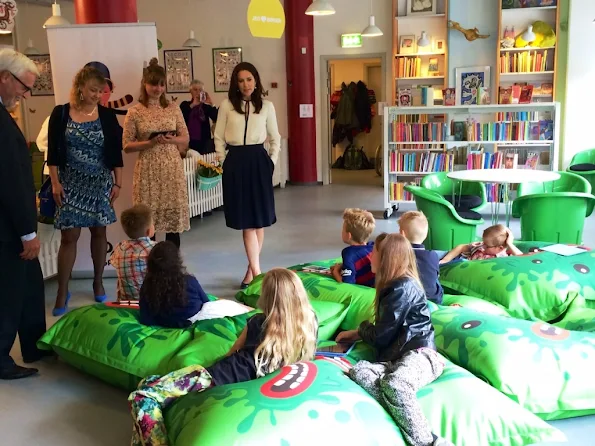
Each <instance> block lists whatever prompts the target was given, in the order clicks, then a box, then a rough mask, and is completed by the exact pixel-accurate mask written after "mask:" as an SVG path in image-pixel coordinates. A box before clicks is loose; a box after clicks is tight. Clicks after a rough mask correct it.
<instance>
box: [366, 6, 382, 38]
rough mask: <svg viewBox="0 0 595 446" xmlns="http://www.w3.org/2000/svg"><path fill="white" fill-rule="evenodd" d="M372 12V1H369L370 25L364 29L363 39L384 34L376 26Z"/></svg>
mask: <svg viewBox="0 0 595 446" xmlns="http://www.w3.org/2000/svg"><path fill="white" fill-rule="evenodd" d="M372 12H373V10H372V0H370V23H369V25H368V26H366V29H364V30H363V31H362V36H363V37H379V36H382V35H383V34H384V33H383V32H382V30H381V29H380V28H378V27H377V26H376V19H375V17H374V15H373V14H372Z"/></svg>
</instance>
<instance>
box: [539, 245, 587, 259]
mask: <svg viewBox="0 0 595 446" xmlns="http://www.w3.org/2000/svg"><path fill="white" fill-rule="evenodd" d="M540 249H541V250H542V251H548V252H553V253H554V254H558V255H560V256H566V257H568V256H573V255H576V254H582V253H584V252H587V250H586V249H583V248H579V247H578V246H569V245H563V244H556V245H550V246H544V247H543V248H540Z"/></svg>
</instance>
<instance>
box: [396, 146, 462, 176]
mask: <svg viewBox="0 0 595 446" xmlns="http://www.w3.org/2000/svg"><path fill="white" fill-rule="evenodd" d="M454 166H455V155H454V153H448V152H442V153H437V152H421V153H401V152H397V151H391V152H390V153H389V171H390V172H452V171H453V170H454Z"/></svg>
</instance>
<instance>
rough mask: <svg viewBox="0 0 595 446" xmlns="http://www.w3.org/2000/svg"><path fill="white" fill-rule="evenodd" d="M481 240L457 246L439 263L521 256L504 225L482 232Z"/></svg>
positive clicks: (510, 233)
mask: <svg viewBox="0 0 595 446" xmlns="http://www.w3.org/2000/svg"><path fill="white" fill-rule="evenodd" d="M482 239H483V240H482V241H481V242H474V243H467V244H464V245H459V246H457V247H456V248H454V249H452V250H451V251H450V252H449V253H448V254H446V255H445V256H444V257H443V258H442V260H440V263H441V264H444V263H448V262H451V261H453V260H457V259H463V260H486V259H494V258H496V257H507V256H509V255H513V256H520V255H523V253H522V252H521V250H520V249H518V248H517V247H516V246H514V244H513V242H514V237H513V235H512V231H511V230H510V229H508V228H507V227H506V226H504V225H495V226H490V227H489V228H487V229H486V230H485V231H483V237H482Z"/></svg>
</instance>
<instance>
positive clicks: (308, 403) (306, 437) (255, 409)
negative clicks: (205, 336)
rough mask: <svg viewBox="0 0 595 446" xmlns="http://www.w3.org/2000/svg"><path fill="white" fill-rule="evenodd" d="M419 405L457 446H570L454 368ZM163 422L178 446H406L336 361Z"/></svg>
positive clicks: (232, 390) (215, 397)
mask: <svg viewBox="0 0 595 446" xmlns="http://www.w3.org/2000/svg"><path fill="white" fill-rule="evenodd" d="M306 367H307V368H306ZM288 376H289V379H287V378H286V377H288ZM296 376H298V377H300V378H302V377H303V379H302V381H301V384H300V385H299V386H297V387H292V386H291V385H290V386H289V387H287V384H289V383H290V382H291V380H292V379H294V378H295V377H296ZM277 389H281V391H280V392H279V391H278V390H277ZM453 395H464V398H453ZM418 398H419V399H420V402H421V404H422V407H423V410H424V413H425V414H426V416H427V417H428V420H429V422H430V425H431V427H432V430H433V431H434V432H436V433H437V434H439V435H441V436H443V437H445V438H447V439H449V440H451V441H453V442H454V443H455V444H456V445H457V446H478V445H482V446H502V445H511V446H521V445H527V444H533V443H538V442H542V441H563V440H564V435H563V434H562V433H561V432H560V431H558V430H557V429H555V428H553V427H551V426H549V425H548V424H546V423H545V422H544V421H542V420H540V419H539V418H537V417H536V416H535V415H533V414H531V413H530V412H528V411H527V410H525V409H523V408H522V407H520V406H519V405H518V404H516V403H515V402H513V401H511V400H510V399H508V398H506V397H505V396H504V395H502V394H501V393H500V392H498V391H497V390H495V389H493V388H491V387H490V386H489V385H487V384H486V383H484V382H482V381H481V380H479V379H477V378H476V377H474V376H473V375H472V374H470V373H469V372H467V371H465V370H463V369H461V368H460V367H457V366H456V365H454V364H452V363H450V362H447V366H446V369H445V371H444V373H443V375H442V376H441V377H440V378H439V379H438V380H437V381H436V382H434V383H432V384H430V385H429V386H427V387H424V388H423V389H421V390H420V391H419V392H418ZM462 420H464V421H463V422H461V421H462ZM165 421H166V426H167V431H168V434H169V439H170V444H172V445H174V446H212V445H217V446H219V445H259V446H268V445H271V446H273V445H274V446H279V445H284V446H294V445H295V446H302V445H315V444H321V439H326V438H329V439H332V444H337V445H341V444H361V445H392V446H399V445H404V444H405V443H404V442H403V440H402V437H401V435H400V432H399V430H398V429H397V427H396V425H395V424H394V422H393V421H392V419H391V418H390V416H389V415H388V414H387V413H386V412H385V411H384V410H383V409H382V408H381V407H380V405H379V404H378V403H377V402H376V401H375V400H373V399H372V398H371V397H370V396H369V395H368V394H367V393H366V392H365V391H364V390H362V389H361V388H360V387H359V386H357V385H356V384H355V383H354V382H352V381H351V380H350V379H348V378H347V377H346V376H344V367H342V366H340V364H339V361H336V360H316V361H314V362H313V363H311V362H308V363H303V364H300V365H294V366H291V367H285V368H283V369H282V370H281V371H279V372H276V373H274V374H272V375H268V376H266V377H264V378H260V379H258V380H255V381H251V382H247V383H239V384H232V385H227V386H221V387H214V388H212V389H209V390H207V391H205V392H202V393H195V394H190V395H187V396H185V397H183V398H180V399H179V400H178V401H177V402H176V403H174V404H173V405H172V407H171V408H170V409H168V410H167V411H166V413H165ZM221 425H225V427H226V428H225V429H222V428H221ZM329 444H331V442H329Z"/></svg>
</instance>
